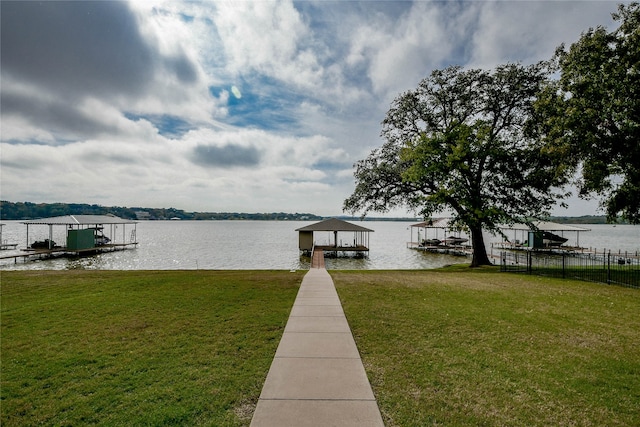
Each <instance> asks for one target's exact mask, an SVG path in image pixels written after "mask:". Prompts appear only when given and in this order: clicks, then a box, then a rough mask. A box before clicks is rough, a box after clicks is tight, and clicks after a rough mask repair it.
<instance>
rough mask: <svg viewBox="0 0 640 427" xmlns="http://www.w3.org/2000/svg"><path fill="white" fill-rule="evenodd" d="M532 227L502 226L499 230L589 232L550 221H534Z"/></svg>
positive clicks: (519, 225) (522, 225) (525, 225)
mask: <svg viewBox="0 0 640 427" xmlns="http://www.w3.org/2000/svg"><path fill="white" fill-rule="evenodd" d="M532 224H533V225H534V226H535V228H534V227H532V226H531V225H529V224H513V225H503V226H501V227H500V228H502V229H504V230H522V231H529V230H531V231H533V230H534V229H538V230H540V231H591V229H590V228H584V227H577V226H575V225H571V224H560V223H557V222H551V221H535V222H533V223H532Z"/></svg>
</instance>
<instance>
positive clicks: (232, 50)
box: [0, 0, 617, 216]
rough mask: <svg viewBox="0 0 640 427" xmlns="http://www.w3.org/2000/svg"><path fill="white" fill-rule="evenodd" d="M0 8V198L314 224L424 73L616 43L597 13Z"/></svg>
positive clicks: (442, 5) (243, 5)
mask: <svg viewBox="0 0 640 427" xmlns="http://www.w3.org/2000/svg"><path fill="white" fill-rule="evenodd" d="M0 5H1V6H0V7H1V29H0V31H1V38H0V42H1V51H0V52H1V62H0V68H1V75H0V95H1V97H0V100H1V103H0V108H1V110H0V180H1V183H0V199H2V200H8V201H12V202H23V201H29V202H36V203H53V202H65V203H90V204H98V205H103V206H128V207H154V208H169V207H173V208H177V209H183V210H186V211H197V212H249V213H257V212H290V213H295V212H300V213H303V212H304V213H314V214H317V215H325V216H330V215H340V214H342V204H343V201H344V199H345V198H347V197H348V196H349V195H350V194H351V193H352V192H353V190H354V188H355V181H354V178H353V171H354V168H353V165H354V163H356V162H357V161H358V160H361V159H363V158H365V157H367V155H368V154H369V153H370V152H371V150H373V149H375V148H377V147H379V146H381V145H382V144H383V142H384V141H383V140H382V138H381V137H380V131H381V122H382V120H383V119H384V116H385V113H386V112H387V110H388V109H389V106H390V104H391V102H392V101H393V99H394V98H395V97H397V96H398V95H399V94H401V93H402V92H404V91H407V90H410V89H413V88H415V87H416V86H417V84H418V83H419V81H420V80H421V79H422V78H424V77H427V76H428V75H429V74H430V73H431V71H433V70H435V69H441V68H445V67H448V66H450V65H460V66H463V67H465V68H487V69H491V68H494V67H495V66H497V65H499V64H504V63H507V62H520V63H522V64H525V65H526V64H531V63H534V62H537V61H540V60H546V59H549V58H551V56H552V55H553V53H554V51H555V49H556V47H557V46H558V45H560V44H561V43H565V44H567V45H569V44H571V43H573V42H575V41H576V40H577V39H578V38H579V37H580V34H581V33H582V32H584V31H586V30H588V29H589V28H590V27H596V26H598V25H602V26H605V27H607V28H609V29H613V28H615V23H614V21H613V20H612V19H611V13H612V12H615V10H616V8H617V3H616V2H612V1H502V2H501V1H441V2H436V1H413V2H409V1H302V2H291V1H267V0H264V1H238V0H233V1H215V2H214V1H202V2H198V1H188V2H181V1H175V0H172V1H153V0H144V1H134V2H120V1H83V2H80V1H65V2H62V1H44V2H36V1H18V2H12V1H5V0H3V1H2V2H1V3H0ZM568 203H569V208H568V209H564V208H557V209H554V211H553V213H554V214H555V215H566V216H580V215H592V214H602V212H601V211H599V210H598V209H597V208H598V203H597V201H594V200H592V201H586V202H585V201H581V200H579V199H577V198H575V197H574V198H571V199H569V200H568ZM405 214H407V212H404V211H393V212H390V213H389V214H388V215H400V216H405ZM408 214H411V213H410V212H409V213H408ZM370 215H372V216H378V215H376V214H373V213H372V214H370Z"/></svg>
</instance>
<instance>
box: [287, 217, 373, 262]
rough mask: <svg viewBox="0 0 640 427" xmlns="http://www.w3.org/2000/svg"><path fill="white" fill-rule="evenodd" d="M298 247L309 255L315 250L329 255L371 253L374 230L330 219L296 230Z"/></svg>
mask: <svg viewBox="0 0 640 427" xmlns="http://www.w3.org/2000/svg"><path fill="white" fill-rule="evenodd" d="M296 231H297V232H298V247H299V249H300V251H302V252H303V253H305V254H307V255H312V254H313V252H314V250H323V251H324V252H328V253H331V252H333V253H336V255H337V253H338V252H354V253H358V254H367V253H368V252H369V233H372V232H373V230H371V229H369V228H366V227H362V226H360V225H357V224H352V223H350V222H347V221H343V220H340V219H337V218H330V219H326V220H324V221H320V222H317V223H315V224H310V225H307V226H306V227H301V228H298V229H296Z"/></svg>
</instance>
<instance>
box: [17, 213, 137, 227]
mask: <svg viewBox="0 0 640 427" xmlns="http://www.w3.org/2000/svg"><path fill="white" fill-rule="evenodd" d="M22 223H23V224H29V225H31V224H42V225H94V224H135V223H136V221H132V220H129V219H122V218H120V217H117V216H114V215H62V216H54V217H50V218H40V219H31V220H28V221H22Z"/></svg>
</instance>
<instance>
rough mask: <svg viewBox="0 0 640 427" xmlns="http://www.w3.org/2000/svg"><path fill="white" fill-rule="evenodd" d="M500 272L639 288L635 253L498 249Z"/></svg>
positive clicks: (638, 259)
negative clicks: (500, 250)
mask: <svg viewBox="0 0 640 427" xmlns="http://www.w3.org/2000/svg"><path fill="white" fill-rule="evenodd" d="M500 271H506V272H512V273H526V274H535V275H538V276H549V277H562V278H567V279H578V280H586V281H589V282H598V283H607V284H614V285H620V286H626V287H631V288H639V289H640V257H639V256H638V253H618V254H616V253H611V252H601V253H572V252H541V251H533V250H532V251H502V252H501V253H500Z"/></svg>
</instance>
